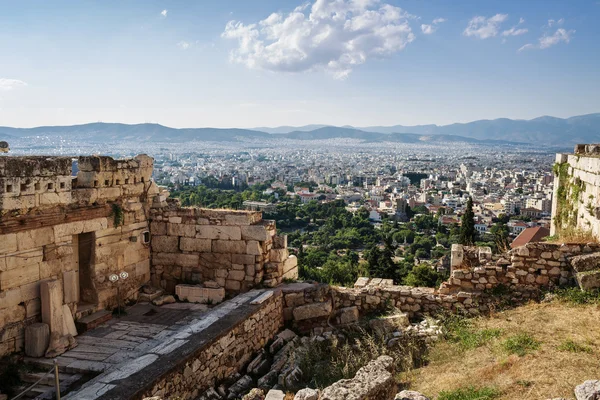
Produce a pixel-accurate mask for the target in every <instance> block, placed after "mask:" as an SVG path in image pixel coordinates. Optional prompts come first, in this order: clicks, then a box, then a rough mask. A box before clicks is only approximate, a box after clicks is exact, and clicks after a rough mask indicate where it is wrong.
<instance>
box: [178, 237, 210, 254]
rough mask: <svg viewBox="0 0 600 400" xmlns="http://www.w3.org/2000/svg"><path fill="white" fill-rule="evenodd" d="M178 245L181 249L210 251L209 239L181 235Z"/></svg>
mask: <svg viewBox="0 0 600 400" xmlns="http://www.w3.org/2000/svg"><path fill="white" fill-rule="evenodd" d="M179 246H180V248H181V250H183V251H198V252H201V253H210V252H211V251H212V250H211V249H212V243H211V240H210V239H196V238H187V237H182V238H181V240H180V243H179Z"/></svg>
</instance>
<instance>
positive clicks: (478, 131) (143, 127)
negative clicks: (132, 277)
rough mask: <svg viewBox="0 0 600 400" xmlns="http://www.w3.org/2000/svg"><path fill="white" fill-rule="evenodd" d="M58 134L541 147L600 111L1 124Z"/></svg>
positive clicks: (572, 136) (571, 135) (31, 133)
mask: <svg viewBox="0 0 600 400" xmlns="http://www.w3.org/2000/svg"><path fill="white" fill-rule="evenodd" d="M36 136H49V137H52V136H55V137H61V138H64V139H70V140H75V141H77V140H87V141H93V142H100V143H102V142H114V141H127V140H139V141H149V142H187V141H213V142H214V141H221V142H230V141H240V140H246V139H264V140H268V139H273V138H274V137H277V138H287V139H294V140H325V139H333V138H347V139H359V140H365V141H369V142H383V141H390V142H398V143H419V142H469V143H491V144H494V143H512V144H522V143H530V144H536V145H539V146H563V147H567V146H571V145H573V144H576V143H600V113H598V114H588V115H580V116H577V117H571V118H566V119H562V118H555V117H540V118H535V119H532V120H527V121H526V120H511V119H507V118H500V119H495V120H481V121H474V122H469V123H464V124H458V123H457V124H451V125H444V126H438V125H417V126H403V125H394V126H370V127H364V128H354V127H351V126H344V127H336V126H327V125H306V126H302V127H291V126H281V127H277V128H256V129H218V128H183V129H176V128H170V127H167V126H163V125H158V124H135V125H127V124H114V123H102V122H98V123H91V124H85V125H73V126H41V127H37V128H9V127H0V139H4V140H7V141H10V140H11V138H13V137H16V138H25V137H36Z"/></svg>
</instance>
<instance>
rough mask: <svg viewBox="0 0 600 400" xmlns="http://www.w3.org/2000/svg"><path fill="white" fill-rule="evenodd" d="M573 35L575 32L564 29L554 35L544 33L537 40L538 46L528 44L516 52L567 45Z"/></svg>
mask: <svg viewBox="0 0 600 400" xmlns="http://www.w3.org/2000/svg"><path fill="white" fill-rule="evenodd" d="M574 34H575V30H566V29H564V28H558V29H557V30H556V31H555V32H554V33H552V34H550V33H544V35H543V36H542V37H541V38H539V39H538V44H532V43H528V44H526V45H525V46H523V47H521V48H520V49H519V50H518V51H519V52H521V51H523V50H531V49H540V50H543V49H547V48H549V47H552V46H554V45H557V44H559V43H569V42H570V41H571V39H572V37H573V35H574Z"/></svg>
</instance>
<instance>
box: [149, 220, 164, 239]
mask: <svg viewBox="0 0 600 400" xmlns="http://www.w3.org/2000/svg"><path fill="white" fill-rule="evenodd" d="M150 233H151V234H152V236H154V235H163V236H164V235H166V234H167V223H166V222H158V221H152V222H150Z"/></svg>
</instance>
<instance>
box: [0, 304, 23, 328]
mask: <svg viewBox="0 0 600 400" xmlns="http://www.w3.org/2000/svg"><path fill="white" fill-rule="evenodd" d="M25 316H26V310H25V307H23V306H19V305H17V306H14V307H12V308H3V309H0V326H2V327H4V326H7V325H9V324H12V323H15V322H20V321H23V320H24V319H25Z"/></svg>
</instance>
